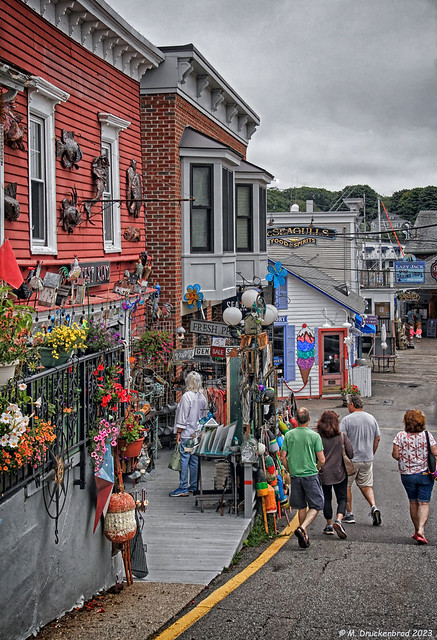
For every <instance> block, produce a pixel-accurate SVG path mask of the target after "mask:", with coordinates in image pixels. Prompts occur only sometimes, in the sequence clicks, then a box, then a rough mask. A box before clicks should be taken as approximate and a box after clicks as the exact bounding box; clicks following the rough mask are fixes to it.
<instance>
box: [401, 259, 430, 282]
mask: <svg viewBox="0 0 437 640" xmlns="http://www.w3.org/2000/svg"><path fill="white" fill-rule="evenodd" d="M394 267H395V280H396V282H402V283H405V284H411V283H412V282H414V283H415V284H423V283H424V282H425V260H414V261H413V262H408V261H404V260H395V263H394Z"/></svg>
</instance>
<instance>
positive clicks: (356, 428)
mask: <svg viewBox="0 0 437 640" xmlns="http://www.w3.org/2000/svg"><path fill="white" fill-rule="evenodd" d="M347 403H348V404H347V408H348V411H349V415H347V416H345V417H344V418H343V419H342V421H341V422H340V431H342V432H343V433H344V434H345V435H347V437H348V438H349V440H350V441H351V444H352V447H353V450H354V457H353V458H352V462H353V463H354V467H355V474H354V475H351V476H348V487H347V505H346V509H347V512H346V515H345V517H344V518H343V522H344V523H346V524H353V523H354V522H355V518H354V516H353V513H352V485H353V483H354V481H355V482H356V484H357V487H358V488H359V489H360V491H361V493H362V494H363V496H364V497H365V499H366V500H367V502H368V503H369V505H370V516H371V517H372V521H373V526H375V527H378V526H379V525H380V524H381V512H380V510H379V509H378V508H377V506H376V504H375V494H374V492H373V456H374V455H375V453H376V450H377V448H378V445H379V441H380V431H379V425H378V423H377V421H376V420H375V418H374V417H373V416H372V415H371V414H370V413H367V411H363V400H362V398H361V396H360V395H359V394H358V393H354V394H350V395H349V396H348V399H347Z"/></svg>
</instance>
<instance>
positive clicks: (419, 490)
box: [401, 472, 435, 502]
mask: <svg viewBox="0 0 437 640" xmlns="http://www.w3.org/2000/svg"><path fill="white" fill-rule="evenodd" d="M401 482H402V484H403V485H404V487H405V491H406V492H407V496H408V499H409V500H410V501H411V502H430V500H431V493H432V490H433V489H434V482H435V480H434V478H433V477H432V476H431V475H429V474H428V473H426V472H424V473H411V474H404V473H401Z"/></svg>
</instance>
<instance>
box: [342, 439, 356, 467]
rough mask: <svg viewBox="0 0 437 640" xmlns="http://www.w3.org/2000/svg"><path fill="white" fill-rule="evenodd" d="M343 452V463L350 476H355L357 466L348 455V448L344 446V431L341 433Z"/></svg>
mask: <svg viewBox="0 0 437 640" xmlns="http://www.w3.org/2000/svg"><path fill="white" fill-rule="evenodd" d="M341 453H342V455H343V463H344V467H345V469H346V473H347V475H348V476H353V475H354V473H356V472H355V466H354V463H353V462H352V460H351V459H350V458H349V457H348V455H347V453H346V449H345V448H344V433H343V432H342V433H341Z"/></svg>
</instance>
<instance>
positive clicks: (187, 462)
mask: <svg viewBox="0 0 437 640" xmlns="http://www.w3.org/2000/svg"><path fill="white" fill-rule="evenodd" d="M185 389H186V391H185V393H184V394H183V396H182V398H181V400H180V402H179V404H178V406H177V409H176V416H175V424H174V431H175V433H176V442H178V443H180V446H181V467H182V468H181V471H180V473H179V486H178V488H177V489H175V490H174V491H171V493H170V494H169V495H170V496H171V497H172V498H179V497H186V496H188V495H189V493H190V492H191V493H194V492H195V491H197V475H198V470H199V458H198V457H197V456H195V455H191V454H190V452H189V451H185V445H186V444H187V441H188V440H189V439H190V438H192V437H193V436H194V434H195V433H196V431H198V430H199V420H200V419H201V418H204V417H205V416H206V414H207V406H208V405H207V402H206V398H205V395H204V393H203V390H202V376H201V375H200V374H199V373H197V371H190V373H189V374H188V375H187V377H186V379H185ZM188 471H189V474H190V478H189V481H190V484H189V486H188Z"/></svg>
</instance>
